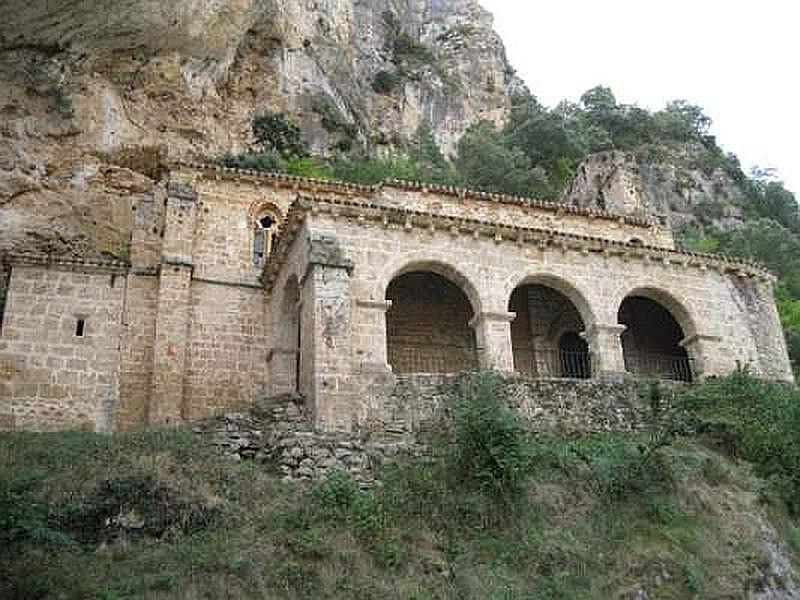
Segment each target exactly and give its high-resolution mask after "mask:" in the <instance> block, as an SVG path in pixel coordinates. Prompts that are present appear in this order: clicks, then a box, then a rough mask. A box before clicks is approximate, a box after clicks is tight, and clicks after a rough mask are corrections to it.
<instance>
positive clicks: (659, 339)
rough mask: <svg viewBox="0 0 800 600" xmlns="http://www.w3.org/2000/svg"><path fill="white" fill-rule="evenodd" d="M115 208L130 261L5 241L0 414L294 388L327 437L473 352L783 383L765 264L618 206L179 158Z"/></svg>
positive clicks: (31, 418) (536, 374) (500, 365)
mask: <svg viewBox="0 0 800 600" xmlns="http://www.w3.org/2000/svg"><path fill="white" fill-rule="evenodd" d="M133 210H134V215H135V227H134V230H133V234H132V238H131V251H130V260H129V262H121V261H115V260H79V259H75V258H63V257H56V256H46V255H37V254H12V255H8V256H6V257H4V259H3V263H2V264H3V267H2V269H1V270H0V306H2V307H3V310H2V312H0V314H2V330H0V428H3V429H31V430H59V429H72V428H85V429H91V430H95V431H119V430H126V429H131V428H136V427H141V426H145V425H149V424H178V423H183V422H192V421H198V420H203V419H206V418H208V417H212V416H215V415H218V414H222V413H225V412H227V411H235V410H239V409H246V408H247V407H250V406H253V405H255V404H256V403H258V402H262V401H263V400H264V398H268V397H280V396H285V395H287V394H300V395H302V397H303V398H304V399H305V403H306V405H305V410H306V411H307V412H308V414H309V419H310V421H311V423H312V424H313V427H314V429H316V430H318V431H321V432H330V433H347V432H353V431H357V430H363V429H367V428H371V427H373V428H374V427H382V426H386V424H387V423H391V422H392V419H393V417H392V415H391V414H390V413H392V412H397V411H398V407H397V406H396V404H397V403H396V401H394V400H392V399H393V398H396V397H397V395H396V393H395V390H396V388H397V385H398V381H399V379H401V378H402V376H404V375H419V374H425V373H427V374H448V373H455V372H458V371H462V370H470V369H478V368H480V369H494V370H497V371H500V372H505V373H513V372H517V373H518V374H520V375H521V376H523V377H525V378H528V379H531V380H541V381H545V380H556V379H558V380H570V379H593V380H597V381H603V382H606V383H607V382H613V381H623V380H626V379H628V378H631V377H634V376H637V375H644V376H657V377H662V378H665V379H677V380H684V381H686V380H693V379H701V378H705V377H709V376H715V375H722V374H726V373H729V372H730V371H731V370H733V369H734V368H736V366H737V365H740V366H748V367H749V368H750V369H751V370H752V372H753V373H755V374H757V375H759V376H761V377H764V378H769V379H776V380H787V381H791V380H792V374H791V368H790V363H789V358H788V355H787V350H786V344H785V341H784V338H783V333H782V330H781V326H780V322H779V319H778V314H777V310H776V308H775V302H774V299H773V292H772V283H773V281H774V276H773V275H772V274H771V273H770V272H769V271H767V270H766V269H765V268H763V267H762V266H760V265H758V264H755V263H751V262H747V261H741V260H734V259H731V258H729V257H726V256H718V255H705V254H695V253H688V252H682V251H679V250H677V249H676V248H675V242H674V239H673V236H672V232H671V231H670V229H669V228H668V227H667V226H666V224H665V222H664V220H663V219H659V218H657V217H654V216H648V215H645V214H643V213H641V212H640V211H639V212H637V210H636V207H632V208H631V210H629V211H627V212H626V214H612V213H610V212H606V211H600V210H594V209H587V208H580V207H577V206H573V205H567V204H555V203H546V202H538V201H535V200H529V199H523V198H517V197H509V196H502V195H496V194H489V193H484V192H476V191H469V190H462V189H457V188H450V187H439V186H435V185H427V184H420V183H409V182H400V181H392V182H385V183H383V184H379V185H376V186H363V185H355V184H346V183H337V182H328V181H319V180H312V179H304V178H297V177H291V176H286V175H278V174H257V173H253V172H247V171H239V170H233V169H223V168H220V167H216V166H208V165H202V164H194V163H178V164H175V165H173V167H172V170H171V173H170V175H169V178H168V181H167V182H166V183H165V184H164V185H162V186H160V187H159V188H158V191H157V192H155V193H148V194H142V195H141V197H139V198H138V199H137V201H136V202H135V203H134V207H133ZM404 418H405V419H406V420H408V419H409V418H410V417H408V416H405V417H404ZM411 420H413V418H412V419H411Z"/></svg>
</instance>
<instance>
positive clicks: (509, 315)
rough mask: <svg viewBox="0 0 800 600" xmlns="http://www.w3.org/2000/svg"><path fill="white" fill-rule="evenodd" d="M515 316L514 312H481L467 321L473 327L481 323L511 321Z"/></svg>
mask: <svg viewBox="0 0 800 600" xmlns="http://www.w3.org/2000/svg"><path fill="white" fill-rule="evenodd" d="M516 318H517V313H515V312H491V311H487V312H482V313H478V314H477V315H475V316H474V317H472V319H470V321H469V326H470V327H472V328H473V329H474V328H475V327H478V326H479V325H480V324H481V323H487V322H494V323H511V321H513V320H514V319H516Z"/></svg>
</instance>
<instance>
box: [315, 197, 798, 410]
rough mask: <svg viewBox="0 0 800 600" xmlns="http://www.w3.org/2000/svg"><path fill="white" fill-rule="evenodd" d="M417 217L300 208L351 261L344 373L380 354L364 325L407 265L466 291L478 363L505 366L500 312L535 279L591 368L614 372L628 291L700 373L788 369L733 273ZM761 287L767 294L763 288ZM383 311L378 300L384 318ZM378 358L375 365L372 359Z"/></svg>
mask: <svg viewBox="0 0 800 600" xmlns="http://www.w3.org/2000/svg"><path fill="white" fill-rule="evenodd" d="M421 221H422V224H421V226H419V227H413V226H412V227H408V226H404V225H403V224H402V223H398V224H396V223H393V222H389V223H386V222H381V221H380V220H371V219H358V218H350V217H348V216H345V215H342V214H341V213H339V212H337V211H335V210H331V212H328V211H326V210H322V209H317V210H315V211H314V212H312V213H310V214H309V215H308V216H307V223H308V227H309V228H310V231H311V235H312V236H313V235H317V236H330V237H332V238H335V239H336V240H337V242H338V243H339V244H340V245H341V248H342V252H343V253H344V255H346V256H347V257H348V258H350V259H351V260H352V261H353V263H354V264H355V265H356V268H355V269H354V271H353V273H352V276H351V277H350V281H349V285H350V288H351V294H352V296H353V299H354V302H353V303H352V307H351V310H352V311H353V312H352V317H351V319H352V328H353V331H352V334H351V336H350V338H349V339H350V340H351V341H352V342H353V343H352V344H351V348H350V350H349V352H350V353H351V357H352V358H351V360H352V361H353V362H352V366H351V369H352V372H353V373H358V372H362V371H364V363H365V362H366V361H367V360H368V357H376V358H378V357H382V356H385V345H386V336H385V333H384V332H383V331H380V330H379V329H376V328H375V326H374V323H375V319H373V315H374V313H376V311H377V309H376V308H375V307H379V306H380V304H381V302H385V299H386V290H387V288H388V286H389V284H390V282H391V281H392V280H393V279H394V278H395V277H396V276H397V274H398V273H402V272H407V271H409V270H416V271H430V272H434V273H437V274H440V275H442V276H445V277H447V278H448V279H450V280H451V281H452V282H454V283H456V284H457V285H459V286H460V287H461V289H462V290H463V291H464V293H465V294H466V295H467V297H468V298H469V299H470V302H471V304H472V307H473V310H474V312H475V314H476V319H474V320H473V324H474V326H475V330H476V338H477V340H478V352H479V355H480V356H483V357H484V358H483V363H482V366H484V367H491V368H496V369H499V370H501V371H511V370H513V359H512V358H511V354H512V353H511V348H512V345H511V334H510V322H511V320H513V317H514V316H513V315H509V313H508V302H509V298H510V296H511V294H512V292H513V291H514V289H516V288H517V287H518V286H519V285H522V284H528V283H538V284H542V285H547V286H550V287H552V288H553V289H556V290H557V291H559V292H561V293H563V294H564V295H566V296H567V297H568V298H569V299H570V300H571V301H572V303H573V304H574V305H575V307H576V308H577V309H578V311H579V312H580V314H581V318H582V320H583V322H584V324H585V326H586V330H585V334H586V337H587V341H588V342H589V346H590V351H592V352H593V354H594V356H595V357H596V358H597V363H596V365H597V368H598V372H599V373H600V374H603V373H606V372H607V373H617V374H619V373H621V372H623V371H624V362H623V359H622V345H621V343H620V333H621V332H622V331H623V330H624V327H622V326H621V325H619V324H618V312H619V307H620V305H621V304H622V302H623V300H624V299H625V298H626V297H628V296H631V295H638V296H645V297H648V298H651V299H653V300H655V301H657V302H659V303H660V304H662V305H663V306H665V308H667V309H668V310H670V312H671V313H672V314H673V316H674V317H675V318H676V320H677V321H678V323H679V325H680V326H681V328H682V331H683V334H684V336H685V341H684V343H685V345H686V347H687V350H688V352H689V354H690V356H692V357H694V358H695V359H696V360H697V363H696V364H697V366H698V369H699V374H700V375H706V376H707V375H721V374H726V373H729V372H730V371H732V370H733V369H735V368H736V365H737V363H738V364H741V365H747V364H749V365H751V367H752V368H753V369H754V371H755V372H756V373H758V374H761V375H764V376H773V377H778V378H787V379H788V378H789V377H790V370H789V364H788V358H787V357H786V353H785V346H783V344H784V342H783V338H782V334H781V330H780V328H779V326H778V324H777V321H768V320H763V321H762V322H760V325H761V326H762V327H763V328H764V329H765V330H764V332H763V335H762V336H760V337H759V341H758V343H757V340H756V339H755V337H754V335H753V333H752V331H751V328H750V327H749V325H748V319H749V316H748V312H747V309H746V308H743V307H742V306H740V305H739V304H738V303H737V301H736V299H735V297H734V295H733V294H732V292H731V283H730V282H731V281H734V280H737V279H739V274H738V273H735V272H733V273H732V272H729V271H723V270H721V269H720V270H717V269H711V268H707V267H703V266H694V265H692V264H691V263H690V261H688V260H686V261H681V262H674V261H668V260H652V259H650V258H649V257H644V258H642V257H640V256H627V255H625V254H622V255H621V254H617V253H614V254H612V253H604V252H588V251H586V252H584V251H581V250H580V249H579V248H571V247H566V246H559V245H553V244H539V243H526V244H519V243H518V242H517V241H516V240H514V239H497V238H493V237H490V236H488V235H469V234H464V233H462V232H457V233H454V232H453V231H452V230H442V229H438V228H431V227H427V226H425V224H424V220H421ZM762 289H764V290H765V293H767V294H768V293H769V292H768V286H766V285H765V286H763V287H762ZM386 310H387V309H386V307H385V306H384V308H383V318H384V319H385V314H386ZM495 324H496V327H495V328H494V329H489V326H490V325H492V326H494V325H495ZM765 343H766V344H768V345H769V346H770V347H771V346H774V347H775V350H774V352H772V354H771V355H774V356H776V357H778V356H779V355H780V360H779V361H777V363H776V365H775V367H774V368H773V369H771V370H770V371H765V370H764V368H763V365H762V361H761V359H760V356H761V355H762V354H765V352H766V350H765V348H764V344H765ZM489 356H495V357H500V358H499V359H497V360H498V361H499V362H489V361H488V360H487V357H489ZM379 361H380V358H378V361H376V367H380V364H377V363H378V362H379ZM385 364H386V363H383V365H384V366H385ZM361 383H363V384H364V385H367V384H366V382H361ZM363 389H364V388H362V390H363ZM340 400H341V399H340ZM349 402H350V409H349V410H350V413H351V414H352V415H356V420H357V421H359V422H360V421H363V419H365V418H366V413H365V405H366V404H369V402H370V399H369V397H368V394H367V393H365V392H363V391H362V392H358V391H355V392H353V393H351V395H350V400H349ZM340 412H341V409H340ZM342 425H344V424H343V423H342V424H339V425H338V426H342Z"/></svg>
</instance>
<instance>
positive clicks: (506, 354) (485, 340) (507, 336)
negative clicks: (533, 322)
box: [469, 312, 517, 373]
mask: <svg viewBox="0 0 800 600" xmlns="http://www.w3.org/2000/svg"><path fill="white" fill-rule="evenodd" d="M516 316H517V315H516V314H515V313H511V312H502V313H499V312H498V313H494V312H484V313H481V314H479V315H476V316H475V317H473V319H472V320H471V321H470V323H469V324H470V327H472V328H473V329H474V330H475V340H476V343H477V346H478V365H479V366H480V368H481V369H494V370H496V371H501V372H505V373H511V372H513V371H514V353H513V350H512V346H511V321H513V320H514V319H515V318H516Z"/></svg>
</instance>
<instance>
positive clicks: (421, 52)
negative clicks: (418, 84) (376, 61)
mask: <svg viewBox="0 0 800 600" xmlns="http://www.w3.org/2000/svg"><path fill="white" fill-rule="evenodd" d="M392 52H393V55H394V62H395V63H396V64H403V63H412V64H417V65H419V64H431V63H433V61H434V56H433V50H431V48H430V47H429V46H427V45H425V44H423V43H421V42H420V41H419V40H416V39H414V38H413V37H411V36H410V35H408V34H407V33H399V34H398V35H397V36H396V37H395V39H394V43H393V44H392Z"/></svg>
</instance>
